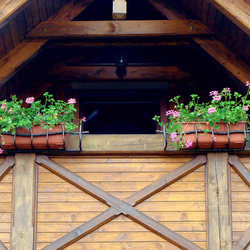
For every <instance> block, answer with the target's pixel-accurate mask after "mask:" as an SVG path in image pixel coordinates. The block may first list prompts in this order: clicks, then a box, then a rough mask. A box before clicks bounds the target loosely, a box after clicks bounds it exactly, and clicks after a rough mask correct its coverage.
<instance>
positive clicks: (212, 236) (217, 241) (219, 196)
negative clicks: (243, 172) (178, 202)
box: [207, 153, 232, 250]
mask: <svg viewBox="0 0 250 250" xmlns="http://www.w3.org/2000/svg"><path fill="white" fill-rule="evenodd" d="M207 159H208V161H207V219H208V248H207V249H208V250H214V249H216V250H231V249H232V237H231V217H230V209H231V206H230V203H231V202H230V196H229V195H230V192H229V191H230V190H229V165H228V154H227V153H209V154H208V156H207Z"/></svg>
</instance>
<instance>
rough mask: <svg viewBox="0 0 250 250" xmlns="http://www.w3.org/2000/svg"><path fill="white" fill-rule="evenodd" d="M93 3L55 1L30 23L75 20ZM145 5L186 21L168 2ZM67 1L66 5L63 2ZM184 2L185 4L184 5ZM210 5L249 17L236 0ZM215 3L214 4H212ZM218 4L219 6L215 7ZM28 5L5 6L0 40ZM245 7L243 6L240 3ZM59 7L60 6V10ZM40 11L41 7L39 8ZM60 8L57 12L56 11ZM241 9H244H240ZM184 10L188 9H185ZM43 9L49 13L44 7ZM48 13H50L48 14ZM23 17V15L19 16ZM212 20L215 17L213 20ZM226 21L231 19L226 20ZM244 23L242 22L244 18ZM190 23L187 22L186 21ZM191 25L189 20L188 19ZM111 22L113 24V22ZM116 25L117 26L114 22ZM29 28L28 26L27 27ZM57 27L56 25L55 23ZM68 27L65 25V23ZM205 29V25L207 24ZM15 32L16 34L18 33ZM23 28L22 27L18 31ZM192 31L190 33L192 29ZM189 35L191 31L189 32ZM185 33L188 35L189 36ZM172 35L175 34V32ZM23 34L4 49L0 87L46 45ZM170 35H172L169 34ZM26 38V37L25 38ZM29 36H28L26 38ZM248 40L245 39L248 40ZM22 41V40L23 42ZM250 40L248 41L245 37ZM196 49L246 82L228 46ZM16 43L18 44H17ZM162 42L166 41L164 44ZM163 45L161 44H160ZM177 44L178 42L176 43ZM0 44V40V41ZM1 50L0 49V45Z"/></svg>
mask: <svg viewBox="0 0 250 250" xmlns="http://www.w3.org/2000/svg"><path fill="white" fill-rule="evenodd" d="M93 1H94V0H87V1H84V2H75V1H73V0H72V1H69V2H68V1H67V0H59V1H57V2H60V4H57V6H56V4H54V11H57V12H56V13H55V14H54V15H51V14H50V15H51V16H50V18H49V14H48V13H47V14H46V15H45V14H44V15H43V14H42V13H40V14H39V15H40V17H39V18H36V20H35V21H34V20H33V23H34V22H35V24H36V25H37V24H38V27H41V26H42V25H43V24H44V23H41V24H39V23H40V22H41V21H45V20H47V19H48V18H49V19H48V21H50V22H59V21H70V20H72V19H73V18H74V17H76V16H77V15H78V14H79V13H80V12H82V11H83V10H84V9H86V7H87V6H88V5H89V4H90V3H92V2H93ZM147 1H148V2H149V3H151V4H152V6H153V7H154V8H156V9H157V10H159V11H160V12H161V13H162V14H163V15H164V16H166V17H167V18H168V19H169V20H181V21H182V20H186V19H187V18H188V15H186V13H185V12H183V11H181V10H180V9H179V8H178V7H177V8H176V5H175V3H174V4H173V2H172V1H170V0H157V1H156V0H147ZM67 2H68V3H67ZM186 2H187V3H186ZM209 2H211V3H212V4H214V5H216V7H217V8H218V9H219V10H220V11H221V13H224V14H225V15H226V16H228V15H227V14H226V13H227V12H229V9H230V8H229V6H231V5H234V6H233V7H235V6H237V8H239V9H240V10H241V11H242V12H244V15H247V16H248V14H249V7H248V6H245V7H246V9H244V8H242V6H243V5H240V7H239V6H238V5H239V4H240V1H234V3H231V2H230V3H228V2H227V1H224V0H217V1H215V0H209ZM215 2H216V3H215ZM177 3H178V4H179V5H181V7H183V5H185V6H186V7H187V6H188V1H185V4H184V1H182V0H178V1H177V2H176V4H177ZM219 3H220V7H218V6H219V5H218V4H219ZM32 4H34V1H32V0H30V1H15V4H12V8H10V5H8V8H7V6H6V7H5V8H4V11H3V13H2V14H3V15H2V16H0V18H1V19H0V28H1V27H2V29H0V40H1V36H2V35H3V32H4V31H5V30H4V28H5V27H6V24H7V25H10V26H11V27H12V28H11V30H10V32H11V34H12V36H15V34H14V33H15V30H17V31H16V32H19V33H20V27H17V24H18V22H19V21H20V20H22V19H20V18H21V15H20V14H21V13H22V11H29V10H30V8H31V6H32ZM202 4H204V6H205V4H207V2H206V1H205V2H202ZM244 4H245V3H244ZM62 6H63V7H62ZM40 7H41V9H42V8H43V7H44V6H40ZM60 7H61V9H59V8H60ZM243 7H244V6H243ZM187 8H188V7H187ZM47 10H49V9H48V8H47ZM51 13H52V12H51ZM232 13H233V15H234V18H236V19H237V20H238V19H239V18H238V16H237V13H236V12H232ZM22 15H23V14H22ZM244 15H243V14H242V15H240V17H241V18H242V20H243V19H244V18H243V17H244ZM214 18H215V17H214ZM199 19H200V20H201V21H203V20H202V17H200V16H199ZM230 20H232V19H231V18H230ZM244 20H245V19H244ZM189 22H190V20H189ZM192 22H193V20H192ZM113 23H114V22H113ZM117 24H118V23H117ZM27 25H29V24H27ZM56 25H59V26H60V24H56ZM66 25H69V24H66ZM116 26H117V25H114V26H113V27H116ZM38 27H37V28H35V29H34V31H33V28H34V27H33V28H32V26H29V27H28V26H27V27H25V29H26V31H31V33H30V34H33V32H35V31H36V30H38ZM208 27H209V25H208ZM239 27H240V28H241V29H242V30H244V31H245V32H246V34H247V35H249V33H248V32H247V30H248V29H249V25H248V22H242V24H241V26H239ZM18 29H19V31H18ZM22 29H24V27H23V28H22ZM192 31H193V30H192ZM190 33H192V32H190ZM190 33H189V35H190ZM124 34H125V31H124ZM175 34H176V33H175ZM26 35H27V32H26V33H25V32H23V33H22V36H20V39H19V40H17V41H16V44H13V45H12V46H11V45H10V46H9V47H8V48H5V49H6V51H7V52H8V54H7V55H5V56H4V57H3V58H2V59H1V60H0V86H2V85H3V84H4V83H5V82H7V81H8V80H9V79H10V78H11V77H12V76H14V75H15V74H16V73H17V72H18V71H19V70H20V69H21V68H22V67H23V66H24V65H26V64H27V63H28V62H29V61H30V60H31V59H32V58H34V57H35V56H36V55H37V54H39V52H41V51H42V50H43V46H46V45H45V44H46V42H47V40H48V38H50V37H49V36H47V37H46V36H44V37H43V38H41V37H42V36H40V37H39V40H38V41H35V40H32V41H30V40H28V39H27V38H25V37H26ZM144 35H145V37H146V36H150V32H148V33H147V32H145V34H144ZM172 35H173V34H172ZM29 36H30V35H29ZM30 37H31V36H30ZM248 38H249V37H248ZM23 39H24V40H23ZM249 39H250V38H249ZM193 41H194V42H195V43H196V44H197V45H198V47H200V48H201V49H202V50H204V51H206V52H207V53H208V54H209V55H210V56H212V57H213V58H214V59H215V60H216V61H217V62H219V63H220V64H221V65H222V66H223V67H224V68H225V69H226V71H228V72H229V74H231V75H232V77H233V78H235V79H237V81H239V82H240V84H241V86H244V84H245V81H246V80H249V79H250V73H249V72H250V70H249V66H248V65H247V63H246V61H247V60H241V59H239V58H238V57H237V56H235V55H234V53H232V51H230V49H229V48H228V47H226V46H225V45H223V43H222V42H220V41H219V40H217V39H214V38H212V39H207V38H204V37H199V38H194V40H193ZM18 43H19V44H18ZM165 43H166V42H165ZM162 44H164V42H163V43H162ZM176 44H178V42H177V43H176ZM0 45H1V41H0ZM0 47H1V46H0ZM3 53H4V52H3V51H1V49H0V56H2V55H3Z"/></svg>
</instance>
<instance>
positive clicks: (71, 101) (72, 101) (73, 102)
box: [67, 98, 76, 104]
mask: <svg viewBox="0 0 250 250" xmlns="http://www.w3.org/2000/svg"><path fill="white" fill-rule="evenodd" d="M67 104H76V99H75V98H70V99H69V100H68V103H67Z"/></svg>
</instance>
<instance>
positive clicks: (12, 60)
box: [0, 0, 94, 86]
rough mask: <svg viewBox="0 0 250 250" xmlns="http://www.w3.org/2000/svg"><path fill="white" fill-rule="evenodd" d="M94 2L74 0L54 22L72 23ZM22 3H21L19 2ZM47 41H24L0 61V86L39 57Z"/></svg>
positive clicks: (53, 19) (61, 11) (60, 12)
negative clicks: (76, 0)
mask: <svg viewBox="0 0 250 250" xmlns="http://www.w3.org/2000/svg"><path fill="white" fill-rule="evenodd" d="M93 1H94V0H87V1H84V2H85V3H83V2H82V1H81V2H77V3H75V1H74V0H72V1H71V2H69V3H68V4H66V5H65V6H64V7H63V8H61V9H60V10H59V11H58V12H57V13H56V14H54V15H53V16H51V17H50V19H49V20H52V21H70V20H72V19H73V18H74V17H75V16H77V15H78V14H79V13H81V12H82V11H83V10H84V9H86V8H87V6H88V5H89V4H90V3H92V2H93ZM14 2H15V1H14ZM19 2H20V1H19ZM46 42H47V39H43V40H39V41H36V40H33V41H30V40H24V41H23V42H21V43H20V44H19V45H18V46H17V47H16V48H14V50H12V51H11V52H10V53H9V54H7V55H6V56H5V57H3V58H2V59H1V60H0V86H2V85H3V84H4V83H6V82H7V81H8V80H9V79H10V78H11V77H12V76H13V75H15V74H16V73H17V72H18V71H19V70H20V69H21V68H22V67H23V66H25V65H26V64H27V63H28V62H30V60H32V59H33V58H34V57H35V56H37V55H38V54H39V53H40V52H41V51H42V50H43V46H45V43H46Z"/></svg>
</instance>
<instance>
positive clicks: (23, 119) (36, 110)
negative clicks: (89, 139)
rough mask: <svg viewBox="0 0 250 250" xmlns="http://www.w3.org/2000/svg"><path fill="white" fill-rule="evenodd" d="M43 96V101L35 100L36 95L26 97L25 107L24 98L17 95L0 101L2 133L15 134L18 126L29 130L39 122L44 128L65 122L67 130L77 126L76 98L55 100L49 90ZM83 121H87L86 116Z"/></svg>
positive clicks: (0, 129) (0, 128)
mask: <svg viewBox="0 0 250 250" xmlns="http://www.w3.org/2000/svg"><path fill="white" fill-rule="evenodd" d="M43 96H44V99H45V101H44V102H43V103H42V101H41V100H35V98H34V97H28V98H26V100H25V102H26V104H28V107H24V106H23V100H18V98H17V97H16V95H13V96H12V97H11V101H6V100H3V101H0V134H1V133H3V132H9V133H12V134H15V133H16V129H17V128H18V127H22V128H26V129H28V130H29V129H30V128H32V127H33V126H34V125H38V124H40V125H41V126H42V127H43V128H44V129H50V128H53V127H55V126H56V125H57V124H60V123H63V124H64V126H65V130H66V131H67V132H69V131H73V130H74V129H76V128H77V125H76V124H74V123H73V119H75V117H74V113H75V112H76V111H77V110H76V108H75V106H74V104H75V103H76V100H75V99H74V98H70V99H69V100H68V101H67V102H65V101H63V100H55V99H54V98H53V95H51V94H49V93H48V92H46V93H44V94H43ZM26 106H27V105H26ZM81 121H85V118H83V119H82V120H81ZM81 121H80V122H81ZM3 143H4V142H3Z"/></svg>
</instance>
